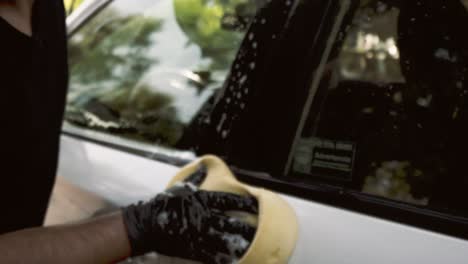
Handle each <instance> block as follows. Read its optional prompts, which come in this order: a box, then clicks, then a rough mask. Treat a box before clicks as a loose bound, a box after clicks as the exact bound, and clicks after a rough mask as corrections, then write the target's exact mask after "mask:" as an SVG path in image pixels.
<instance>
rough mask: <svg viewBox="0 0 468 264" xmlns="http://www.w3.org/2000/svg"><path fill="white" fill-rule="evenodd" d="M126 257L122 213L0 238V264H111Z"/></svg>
mask: <svg viewBox="0 0 468 264" xmlns="http://www.w3.org/2000/svg"><path fill="white" fill-rule="evenodd" d="M129 255H130V244H129V242H128V238H127V233H126V230H125V226H124V223H123V219H122V214H121V213H116V214H113V215H109V216H104V217H100V218H96V219H93V220H90V221H87V222H82V223H77V224H72V225H64V226H56V227H46V228H33V229H27V230H22V231H18V232H14V233H10V234H6V235H3V236H0V262H1V263H12V264H14V263H24V264H28V263H50V264H53V263H80V264H81V263H112V262H116V261H118V260H121V259H124V258H125V257H127V256H129Z"/></svg>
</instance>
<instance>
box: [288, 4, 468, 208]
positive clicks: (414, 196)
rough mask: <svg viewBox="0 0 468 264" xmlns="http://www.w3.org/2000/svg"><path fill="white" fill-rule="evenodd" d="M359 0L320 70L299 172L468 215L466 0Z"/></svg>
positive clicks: (304, 126) (341, 18) (341, 21)
mask: <svg viewBox="0 0 468 264" xmlns="http://www.w3.org/2000/svg"><path fill="white" fill-rule="evenodd" d="M356 2H358V3H359V4H358V5H357V6H355V7H353V6H352V5H351V3H352V2H351V1H341V8H342V10H341V11H340V14H338V16H337V17H336V18H335V23H336V25H334V29H333V30H332V32H331V33H330V35H329V38H330V40H329V43H328V50H325V51H324V52H323V54H324V55H323V57H322V62H321V65H320V66H319V67H318V68H317V69H313V70H314V76H315V80H314V81H313V83H312V86H311V95H312V96H311V98H313V99H311V100H310V104H309V105H306V107H305V110H304V115H303V121H302V123H301V125H300V127H299V129H300V130H299V131H300V138H298V139H297V140H296V144H295V148H294V151H293V161H292V164H291V170H292V171H293V174H294V175H295V176H296V177H297V178H298V179H301V180H303V181H321V182H327V183H333V184H337V185H340V186H344V187H345V188H349V189H351V190H357V191H362V192H363V193H366V194H370V195H375V196H379V197H384V198H388V199H392V200H394V201H401V202H405V203H410V204H413V205H418V206H422V207H424V208H430V209H435V210H438V211H441V212H445V213H453V214H456V215H462V216H465V217H468V203H466V201H467V200H466V199H467V198H468V195H467V193H468V192H467V190H468V176H467V175H468V173H467V169H466V168H467V167H466V162H467V161H468V160H467V158H466V157H467V154H466V151H467V150H468V137H467V135H468V100H467V99H468V97H467V95H468V34H466V26H467V25H468V12H467V9H466V6H468V5H467V3H466V1H460V0H454V1H444V0H438V1H364V0H363V1H356ZM464 5H465V6H464ZM350 13H351V14H352V16H351V17H352V19H349V20H345V17H346V16H347V15H349V14H350Z"/></svg>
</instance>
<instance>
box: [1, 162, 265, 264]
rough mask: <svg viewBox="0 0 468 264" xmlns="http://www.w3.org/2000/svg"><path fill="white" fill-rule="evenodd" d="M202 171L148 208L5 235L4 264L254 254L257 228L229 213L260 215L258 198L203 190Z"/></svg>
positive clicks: (214, 259)
mask: <svg viewBox="0 0 468 264" xmlns="http://www.w3.org/2000/svg"><path fill="white" fill-rule="evenodd" d="M205 174H206V172H205V171H203V170H199V171H197V172H196V173H194V174H193V175H192V176H191V177H189V179H188V180H189V181H187V182H180V183H178V184H176V185H175V186H174V187H173V188H171V189H169V190H167V191H165V192H164V193H161V194H159V195H157V196H156V197H155V198H154V199H152V200H151V201H149V202H146V203H139V204H136V205H132V206H129V207H127V208H124V209H123V210H122V212H119V213H116V214H113V215H109V216H104V217H101V218H96V219H93V220H89V221H86V222H81V223H77V224H72V225H64V226H57V227H47V228H35V229H29V230H23V231H18V232H15V233H10V234H7V235H4V236H0V262H2V263H13V264H14V263H25V264H29V263H52V264H53V263H112V262H116V261H119V260H122V259H124V258H126V257H128V256H137V255H141V254H144V253H147V252H152V251H155V252H158V253H161V254H164V255H168V256H174V257H181V258H186V259H192V260H198V261H202V262H203V263H232V261H233V260H235V259H238V258H240V257H241V256H242V255H243V254H244V253H245V251H246V250H247V249H248V247H249V245H250V242H251V241H252V239H253V236H254V234H255V228H253V227H251V226H249V225H247V224H245V223H243V222H241V221H239V220H236V219H235V218H233V217H229V216H228V215H226V214H225V213H224V212H225V211H229V210H234V211H246V212H249V213H254V214H255V213H257V210H258V205H257V202H256V200H255V199H254V198H252V197H240V196H237V195H233V194H227V193H220V192H206V191H202V190H199V189H198V187H197V186H198V185H200V183H201V181H203V177H204V176H205Z"/></svg>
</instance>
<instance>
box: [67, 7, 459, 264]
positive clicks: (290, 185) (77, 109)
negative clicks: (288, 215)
mask: <svg viewBox="0 0 468 264" xmlns="http://www.w3.org/2000/svg"><path fill="white" fill-rule="evenodd" d="M367 2H369V1H347V0H342V1H289V0H286V1H245V2H242V1H241V2H237V1H232V3H230V2H229V3H224V2H223V3H218V4H212V3H211V4H206V3H205V2H203V1H195V0H194V1H187V0H161V1H149V0H148V1H147V0H145V1H138V3H135V1H131V0H115V1H95V2H87V3H85V4H84V6H82V7H81V8H80V10H79V11H77V12H76V13H75V14H73V15H72V16H71V17H70V20H69V26H70V27H69V28H70V69H71V82H70V91H69V98H68V107H67V111H66V118H65V119H66V121H65V123H64V128H63V136H62V146H61V155H60V167H59V175H60V176H62V177H64V178H66V179H67V180H68V181H70V182H71V183H73V184H75V185H77V186H79V187H81V188H83V189H85V190H88V191H90V192H93V193H95V194H97V195H99V196H101V197H102V198H104V199H106V200H108V201H110V202H111V203H113V204H114V205H116V206H124V205H127V204H129V203H132V202H135V201H138V200H140V199H148V198H150V197H152V196H153V195H154V194H155V193H157V192H160V191H162V190H163V189H164V187H165V186H166V185H167V183H168V181H169V180H170V179H171V177H172V176H173V175H174V174H175V173H176V172H177V170H178V168H179V166H180V165H183V164H185V163H186V162H188V161H190V160H192V159H194V158H196V156H197V155H200V154H203V153H215V154H218V155H220V156H222V157H224V158H225V159H226V160H227V161H228V162H229V163H230V164H231V165H232V168H233V170H234V171H235V172H236V174H237V175H238V177H240V178H241V179H242V180H244V181H246V182H248V183H251V184H254V185H257V186H262V187H267V188H270V189H273V190H276V191H278V192H280V193H282V195H283V196H284V197H285V199H287V201H288V202H290V204H291V205H292V206H293V208H294V209H295V211H296V213H297V215H298V218H299V224H300V231H301V232H300V238H299V241H298V244H297V247H296V250H295V252H294V255H293V257H292V259H291V261H290V263H440V262H447V263H465V262H466V259H467V257H468V255H467V252H468V242H467V241H466V240H463V239H462V237H463V234H462V233H463V230H466V229H463V228H466V219H464V218H463V214H461V213H459V211H457V213H447V212H444V211H443V210H438V208H433V207H431V206H427V205H428V202H427V201H428V200H429V198H426V200H427V201H426V200H425V199H424V198H420V197H418V198H414V197H413V198H411V197H410V195H409V194H408V188H407V187H405V185H404V184H401V183H400V182H402V181H403V183H405V182H404V179H403V180H402V179H401V178H405V177H403V176H401V174H402V172H401V171H403V174H404V173H407V171H411V172H415V171H417V168H416V169H411V170H410V169H408V167H409V165H408V164H407V162H406V163H405V161H406V160H402V161H398V160H393V159H387V160H385V159H384V158H381V159H378V160H377V159H376V161H375V163H377V164H378V165H379V166H380V167H376V168H375V171H376V173H374V174H370V173H369V175H371V176H369V177H367V179H366V178H365V177H364V179H361V178H363V177H362V176H361V174H359V173H358V172H361V171H362V169H360V170H357V169H356V168H361V167H359V166H364V165H366V164H372V162H369V159H368V158H363V157H367V156H369V155H370V154H367V156H366V155H364V154H362V152H359V151H361V148H362V142H361V141H362V140H357V139H360V138H359V136H362V134H363V133H361V134H360V133H359V132H360V131H365V132H366V131H367V130H365V129H364V128H367V123H366V122H369V121H368V119H364V120H362V119H359V118H358V119H356V118H357V117H355V116H353V115H352V114H353V113H355V112H356V111H358V112H359V113H361V114H372V111H371V110H369V109H368V108H372V107H377V106H379V107H380V106H384V107H391V106H387V105H388V104H390V103H388V102H386V101H385V100H379V101H377V100H376V99H373V97H372V96H370V99H366V98H367V97H366V96H368V95H367V91H370V93H371V95H372V91H376V93H377V92H381V90H385V89H388V87H389V86H390V85H391V86H392V87H398V85H400V84H401V83H402V82H403V81H402V79H403V78H402V77H401V75H402V74H401V73H400V72H399V70H400V64H399V61H398V56H397V54H398V55H399V45H397V44H396V43H395V42H392V39H393V40H394V41H395V39H394V38H392V36H393V37H394V34H396V33H395V32H388V31H389V28H392V27H395V26H396V25H395V24H393V26H391V25H390V26H389V25H387V24H386V23H388V24H391V23H396V22H395V16H396V15H395V14H394V12H395V10H394V11H391V10H393V8H392V7H391V6H390V4H388V3H386V1H380V2H379V3H380V4H377V5H375V6H372V5H371V4H369V3H367ZM370 2H372V1H370ZM381 4H385V6H382V5H381ZM387 5H388V6H387ZM387 8H388V10H390V11H388V10H387ZM375 10H376V11H377V12H376V11H375ZM392 12H393V13H392ZM363 14H365V15H363ZM392 16H393V17H392ZM366 18H369V19H370V21H371V22H367V24H366V25H364V26H362V25H361V24H359V23H358V22H359V21H361V20H364V22H366V21H367V20H366ZM392 19H393V20H392ZM356 21H358V22H356ZM375 21H376V22H375ZM392 21H393V22H392ZM374 23H377V24H378V25H377V26H376V25H374ZM382 28H383V29H382ZM381 31H384V33H382V32H381ZM380 34H384V35H383V36H384V37H382V35H380ZM392 34H393V35H392ZM362 43H364V44H362ZM369 43H370V44H369ZM362 45H364V46H365V48H364V49H363V48H362ZM366 48H367V49H366ZM395 50H396V51H395ZM369 54H372V56H374V57H372V58H368V57H369V56H370V55H369ZM381 57H385V59H380V60H379V59H374V58H381ZM363 60H364V63H363ZM373 60H377V61H373ZM379 63H380V64H379ZM364 64H365V65H366V67H360V66H362V65H364ZM354 65H358V66H357V67H355V66H354ZM368 65H371V66H368ZM379 65H380V66H379ZM382 65H384V66H385V70H384V71H382V72H377V73H375V71H378V70H379V69H380V68H379V67H382ZM356 70H358V72H357V73H356V72H353V71H356ZM400 71H401V70H400ZM379 74H380V75H379ZM338 77H339V78H338ZM376 78H380V79H377V81H376V80H375V79H376ZM330 83H333V84H334V85H330ZM336 83H338V85H335V84H336ZM375 83H377V85H375ZM379 85H381V86H384V88H382V89H381V90H376V89H378V88H376V86H378V87H380V86H379ZM400 86H401V85H400ZM392 89H395V91H394V93H392V94H391V95H390V96H389V98H391V99H394V98H395V97H396V98H397V100H398V94H396V95H395V93H397V92H398V91H399V90H398V88H392ZM329 90H330V91H329ZM342 90H344V91H348V90H350V91H352V93H351V94H346V93H345V94H341V91H342ZM362 91H364V92H362ZM385 91H386V90H385ZM332 93H334V94H332ZM368 97H369V96H368ZM384 97H385V94H384ZM364 99H365V100H364ZM420 102H422V100H420ZM360 103H361V104H365V103H370V105H359V104H360ZM354 104H358V105H357V106H356V105H354ZM356 109H358V110H356ZM389 109H390V108H389ZM387 110H388V109H387ZM391 110H393V109H390V110H388V111H391ZM375 111H376V110H375ZM379 111H380V110H379ZM367 112H371V113H367ZM343 113H349V114H350V116H347V115H343ZM388 114H389V115H390V116H392V115H391V113H390V112H388ZM317 116H320V118H318V120H319V121H317ZM353 118H354V119H353ZM379 118H380V119H382V120H386V116H385V118H384V117H382V116H379ZM375 119H376V117H374V119H371V120H375ZM377 119H378V118H377ZM323 120H324V121H323ZM347 121H349V122H350V124H355V123H356V122H357V124H360V126H357V127H358V128H362V127H364V128H362V129H361V130H360V131H357V132H353V133H351V132H352V131H351V129H346V130H345V131H344V132H342V130H340V129H337V128H336V127H337V124H339V125H344V124H347V123H346V122H347ZM353 122H354V123H353ZM373 122H375V121H373ZM322 127H323V128H322ZM351 127H352V126H351ZM340 132H341V134H340ZM353 135H355V136H354V137H353ZM364 135H367V134H364ZM363 137H364V138H367V137H366V136H363ZM383 140H384V141H389V140H388V139H387V138H383ZM389 142H391V141H389ZM370 145H371V146H372V144H370ZM365 146H367V145H365ZM382 148H383V149H384V150H386V149H385V148H384V147H382ZM365 150H366V151H367V152H365V153H371V154H375V153H372V152H371V151H373V149H369V150H368V149H365ZM375 155H376V154H375ZM376 156H377V155H376ZM392 158H393V157H392ZM362 164H364V165H362ZM377 172H380V174H382V173H383V174H384V175H386V176H385V177H387V178H385V179H386V180H387V181H384V182H383V183H382V182H379V181H377V180H376V178H378V177H379V175H377ZM388 175H390V176H388ZM394 175H397V176H398V177H397V178H398V180H399V182H398V184H394V183H393V177H394ZM364 176H367V175H365V174H364ZM359 179H360V180H359ZM387 182H390V183H392V184H393V185H396V186H397V187H395V189H396V190H397V191H386V189H384V192H383V193H384V194H382V192H378V191H375V190H381V189H382V186H386V185H385V184H384V183H387ZM382 184H383V185H382ZM392 184H390V185H392ZM406 184H408V183H407V182H406ZM402 185H403V187H401V186H402ZM415 186H417V183H416V185H415ZM405 190H406V192H407V193H406V195H403V194H400V193H398V191H400V192H401V191H403V192H404V191H405ZM388 193H391V194H392V195H393V196H392V195H386V194H388ZM395 193H396V194H395ZM401 197H403V198H401ZM398 199H399V200H400V201H401V202H395V200H398ZM424 203H426V204H424ZM285 228H287V227H285ZM434 231H436V232H434ZM457 237H458V238H457ZM428 249H429V250H428Z"/></svg>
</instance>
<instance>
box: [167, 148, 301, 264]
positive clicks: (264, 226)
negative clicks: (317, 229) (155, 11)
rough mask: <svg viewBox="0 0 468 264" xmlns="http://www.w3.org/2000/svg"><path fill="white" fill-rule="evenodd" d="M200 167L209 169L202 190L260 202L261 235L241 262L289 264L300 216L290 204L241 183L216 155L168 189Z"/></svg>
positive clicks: (195, 164) (194, 166) (184, 173)
mask: <svg viewBox="0 0 468 264" xmlns="http://www.w3.org/2000/svg"><path fill="white" fill-rule="evenodd" d="M200 164H203V165H205V166H206V168H207V176H206V179H205V180H204V182H203V183H202V185H201V186H200V188H201V189H202V190H207V191H218V192H229V193H235V194H238V195H251V196H254V197H255V198H256V199H257V200H258V204H259V215H258V220H257V221H258V223H257V232H256V234H255V237H254V239H253V241H252V243H251V245H250V248H249V250H248V251H247V252H246V253H245V255H244V256H243V257H242V258H241V259H240V261H239V262H238V263H239V264H260V263H262V264H284V263H288V260H289V258H290V257H291V255H292V253H293V251H294V247H295V245H296V241H297V237H298V221H297V217H296V214H295V213H294V211H293V209H292V208H291V207H290V206H289V204H288V203H287V202H286V201H285V200H283V199H282V198H281V197H280V196H279V195H277V194H275V193H273V192H271V191H268V190H265V189H260V188H255V187H252V186H249V185H246V184H243V183H241V182H239V181H238V180H237V179H236V178H235V177H234V175H233V174H232V172H231V170H230V169H229V168H228V167H227V166H226V164H225V163H224V162H223V161H222V160H221V159H219V158H218V157H215V156H204V157H202V158H200V159H198V160H196V161H194V162H192V163H190V164H189V165H187V166H185V167H184V168H182V170H181V171H180V172H179V173H178V174H177V175H176V176H175V177H174V179H172V181H171V182H170V183H169V186H168V187H171V186H173V185H174V184H175V183H176V182H178V181H183V180H184V179H185V178H187V177H188V176H189V175H191V174H192V173H193V172H195V171H196V170H197V169H198V167H199V165H200Z"/></svg>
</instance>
